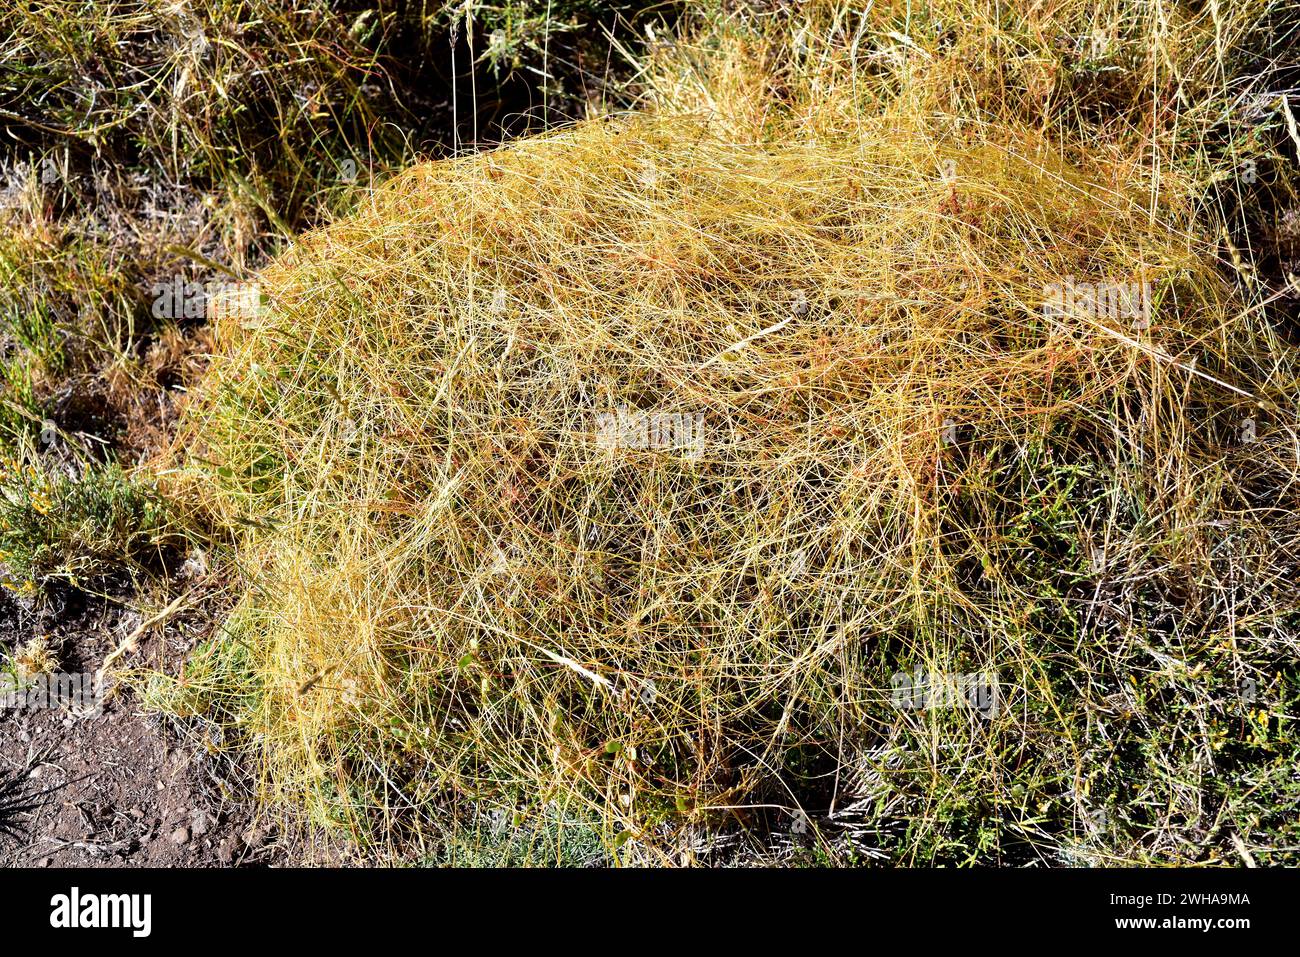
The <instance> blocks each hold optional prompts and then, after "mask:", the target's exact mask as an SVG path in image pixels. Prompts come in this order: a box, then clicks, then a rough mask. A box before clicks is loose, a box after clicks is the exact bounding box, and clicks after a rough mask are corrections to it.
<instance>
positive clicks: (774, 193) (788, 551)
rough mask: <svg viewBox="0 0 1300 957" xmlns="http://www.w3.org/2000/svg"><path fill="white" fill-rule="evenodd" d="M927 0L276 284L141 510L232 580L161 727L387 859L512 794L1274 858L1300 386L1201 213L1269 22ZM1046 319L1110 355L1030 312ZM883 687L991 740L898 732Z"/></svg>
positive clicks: (698, 78)
mask: <svg viewBox="0 0 1300 957" xmlns="http://www.w3.org/2000/svg"><path fill="white" fill-rule="evenodd" d="M933 6H934V8H935V9H936V10H937V11H938V12H937V13H936V14H935V15H934V16H932V17H931V18H930V19H926V20H920V19H913V20H911V21H908V20H905V19H903V14H902V12H901V10H902V8H901V7H900V8H899V9H898V10H893V9H890V8H889V7H888V5H880V4H876V5H875V6H874V7H873V8H871V10H870V11H867V12H864V11H862V10H861V9H860V8H845V7H841V6H837V5H827V4H810V5H807V6H806V7H805V8H804V9H802V10H801V11H799V12H798V13H797V14H796V15H794V16H792V17H791V18H790V19H788V20H787V19H774V20H773V21H771V22H762V21H755V20H753V19H748V20H733V21H728V22H725V23H720V24H716V25H715V26H714V27H713V28H712V29H710V30H706V31H704V32H703V33H702V34H700V35H697V36H696V37H695V38H693V39H689V40H687V39H683V40H681V41H679V42H676V43H672V44H668V45H665V46H663V47H661V48H659V49H658V50H657V52H656V53H655V54H654V55H653V56H652V57H651V58H650V60H649V61H648V62H647V64H646V82H647V88H648V90H649V91H650V92H649V93H648V94H647V101H646V106H645V109H644V110H642V111H640V112H638V113H636V114H634V115H621V116H615V117H610V118H608V119H606V120H600V121H592V122H587V123H584V124H581V125H578V126H575V127H573V128H571V129H568V130H564V131H562V132H560V133H557V134H554V135H549V136H545V137H537V138H530V139H527V140H523V141H520V142H518V143H516V144H513V145H512V146H510V147H508V148H504V149H500V150H497V151H493V152H487V153H481V154H476V155H471V156H466V157H462V158H457V159H453V160H448V161H444V162H440V163H435V164H428V165H423V166H418V167H415V168H413V169H411V170H409V171H407V172H406V173H404V174H402V175H400V176H398V177H396V178H395V179H393V180H392V181H391V182H389V183H388V184H387V185H385V186H384V187H382V188H381V189H379V190H377V191H376V192H374V193H373V194H372V195H371V197H370V198H369V200H368V201H367V202H365V203H363V204H362V205H361V207H360V208H358V209H357V210H356V212H355V213H354V214H353V215H351V216H349V217H348V218H347V219H344V220H341V221H339V222H337V223H336V224H334V225H332V226H330V227H328V228H326V229H323V230H321V231H318V232H315V233H313V234H310V235H308V236H307V237H305V238H303V239H302V240H301V241H300V242H299V243H298V244H297V245H296V246H295V248H294V249H293V250H292V251H291V252H290V253H289V254H288V255H286V256H284V257H282V258H281V259H280V260H279V261H278V262H277V263H275V264H274V265H273V266H272V267H271V268H269V269H268V270H266V271H265V272H264V273H263V275H262V277H261V282H262V283H263V291H264V292H265V293H266V295H267V296H268V298H269V301H270V303H271V308H270V309H269V310H268V311H266V312H265V313H264V314H262V315H260V316H257V317H248V316H245V317H236V318H233V319H230V320H228V321H226V322H225V323H224V324H223V325H222V326H221V327H220V328H219V329H218V337H219V341H220V349H221V351H220V353H219V355H218V356H217V357H216V359H215V360H214V363H213V366H212V369H211V372H210V374H209V376H208V378H207V380H206V383H205V385H204V388H203V389H202V391H201V394H200V396H199V398H198V400H197V401H196V402H195V404H194V405H193V407H192V408H191V409H190V411H189V413H188V415H187V419H186V423H185V427H184V428H183V430H182V434H181V436H180V438H179V440H178V444H177V450H178V452H179V453H182V454H181V456H180V457H181V459H182V460H183V461H182V462H181V464H180V467H178V468H177V469H175V470H174V471H173V472H172V473H171V476H170V477H171V481H172V484H173V488H174V489H175V490H176V491H177V493H178V494H180V495H182V496H183V497H185V498H187V499H188V500H189V501H190V502H191V503H192V504H193V506H194V508H196V509H197V510H198V511H200V512H201V513H203V514H204V515H206V516H207V517H208V519H209V520H210V521H212V522H213V523H214V524H215V525H216V526H217V527H218V528H223V529H228V530H230V531H231V539H230V540H231V542H232V544H233V546H234V548H235V553H236V555H237V556H238V561H239V563H240V566H241V569H242V570H243V572H244V574H245V576H246V579H247V582H248V587H249V591H248V595H247V597H246V598H245V600H244V601H243V602H242V604H241V605H240V606H239V608H238V609H237V610H236V612H235V613H234V615H233V616H232V618H231V620H230V621H229V622H228V623H227V626H226V629H225V632H224V635H223V637H222V638H220V639H219V640H218V641H216V642H215V643H214V644H213V645H211V646H209V647H208V648H206V649H205V650H204V651H203V652H202V653H201V654H200V655H198V656H197V657H196V658H195V660H194V661H193V662H192V663H191V667H190V671H189V673H188V674H187V675H186V677H185V679H184V680H183V681H182V682H180V683H178V684H175V685H172V686H170V687H168V686H166V682H165V681H164V680H163V679H158V682H159V683H158V684H157V685H156V687H155V690H156V691H157V692H158V693H159V694H160V696H161V697H160V698H159V700H165V701H167V702H168V704H169V706H171V707H173V708H177V709H181V708H188V709H194V710H201V711H205V712H206V713H207V714H209V716H211V717H214V718H215V719H217V720H222V721H226V722H228V723H229V724H230V726H231V727H239V728H241V729H242V730H243V731H244V732H245V733H246V735H247V737H246V739H245V740H249V741H252V742H254V743H255V745H256V747H257V749H258V751H259V753H260V754H261V756H262V757H263V758H264V774H263V777H264V783H265V786H266V793H267V796H268V797H269V798H271V799H273V800H275V801H284V802H289V803H291V804H292V805H294V806H304V807H306V808H307V809H308V810H309V811H310V812H311V813H312V815H313V817H314V819H316V820H318V821H329V822H335V823H345V824H347V825H348V826H351V827H353V828H354V829H355V830H356V831H357V832H358V833H359V834H365V835H369V836H380V837H389V838H400V839H401V840H402V841H403V842H406V845H407V846H408V847H409V846H410V844H409V842H411V841H415V842H417V843H418V842H420V841H426V840H428V841H433V840H435V839H436V837H437V834H438V833H439V830H440V829H443V828H447V827H450V826H452V822H454V821H455V820H456V819H457V818H458V816H463V815H464V813H465V811H466V808H469V807H474V806H480V807H492V806H501V807H504V806H510V807H516V806H517V807H520V808H522V809H523V811H524V813H529V814H540V813H542V811H541V809H542V808H543V807H544V806H546V805H551V806H552V807H559V808H561V809H562V810H563V811H564V813H567V814H571V815H573V816H574V819H575V820H580V821H586V822H595V823H596V826H597V827H598V828H599V829H600V831H601V833H602V834H603V837H604V840H605V842H606V845H607V846H608V847H610V848H611V849H619V848H621V849H622V850H623V852H624V853H626V854H627V855H628V856H629V857H630V858H631V859H639V860H645V859H649V860H659V861H674V862H677V861H683V860H685V861H689V860H693V859H695V857H694V855H696V854H697V853H699V852H701V851H702V850H703V849H704V848H706V847H707V846H708V840H707V839H706V837H705V836H707V835H709V834H716V833H717V832H719V831H720V830H729V829H731V828H732V826H733V825H740V826H741V828H742V830H744V831H745V832H746V833H748V834H767V835H768V837H767V838H766V839H765V840H766V844H767V846H768V848H769V849H774V850H775V851H776V853H778V854H784V853H786V851H787V850H788V849H789V848H790V847H791V846H793V845H795V844H798V843H800V842H804V843H807V842H812V843H815V844H816V846H817V847H819V848H820V849H821V850H822V851H823V852H825V853H827V854H829V855H830V857H829V859H832V860H849V859H861V858H862V857H863V856H867V857H888V858H890V859H892V860H895V861H897V862H903V863H906V862H915V861H933V862H949V861H952V862H967V861H982V862H1001V863H1013V862H1029V861H1039V860H1043V861H1049V862H1060V861H1063V860H1064V861H1077V860H1088V861H1097V862H1134V861H1148V860H1184V861H1186V860H1195V861H1204V862H1214V861H1219V860H1222V859H1223V858H1224V856H1225V855H1228V856H1231V855H1232V854H1234V853H1235V852H1234V851H1233V850H1232V848H1233V844H1232V843H1231V841H1230V835H1237V836H1238V837H1239V838H1240V839H1242V840H1243V841H1244V844H1243V846H1253V847H1254V848H1255V852H1256V855H1257V856H1259V857H1262V858H1264V859H1265V860H1268V859H1270V858H1269V857H1268V853H1269V848H1270V846H1286V844H1287V843H1289V844H1290V845H1295V844H1296V843H1297V842H1296V840H1295V837H1296V832H1295V825H1294V817H1293V816H1292V817H1291V818H1290V820H1291V821H1292V823H1291V824H1286V823H1285V822H1284V819H1285V816H1286V813H1287V812H1286V808H1288V807H1289V808H1290V809H1291V811H1294V808H1295V803H1296V801H1297V787H1296V783H1295V777H1294V768H1293V766H1291V765H1290V764H1288V763H1287V759H1288V758H1289V757H1291V758H1293V757H1294V743H1293V740H1292V734H1291V728H1290V724H1289V721H1290V719H1289V717H1288V715H1287V709H1288V708H1289V707H1293V706H1294V703H1295V697H1296V674H1295V671H1294V666H1293V664H1291V661H1292V658H1293V655H1294V653H1295V651H1296V650H1297V629H1296V625H1297V618H1296V610H1297V603H1296V595H1295V592H1294V588H1293V585H1292V582H1293V580H1294V576H1295V573H1296V570H1297V569H1296V554H1297V551H1296V544H1297V534H1298V532H1300V524H1298V523H1297V515H1296V505H1297V502H1296V488H1297V485H1296V477H1297V467H1298V466H1297V463H1298V461H1300V459H1298V452H1297V449H1298V446H1297V439H1296V433H1295V423H1296V413H1295V400H1294V388H1295V383H1296V354H1295V350H1294V348H1293V347H1291V346H1289V345H1288V344H1286V343H1285V341H1284V340H1282V339H1281V338H1279V336H1278V335H1277V334H1276V333H1275V331H1274V330H1273V328H1272V327H1271V325H1270V323H1269V322H1268V321H1267V320H1266V317H1267V316H1268V315H1269V313H1268V312H1267V311H1266V310H1265V309H1263V308H1262V305H1261V304H1262V303H1263V301H1264V300H1265V298H1267V297H1268V296H1269V295H1270V294H1271V291H1270V290H1268V289H1266V288H1264V286H1263V285H1262V284H1261V283H1260V282H1257V281H1252V279H1251V277H1250V275H1249V274H1247V275H1245V276H1244V277H1243V276H1239V275H1238V274H1237V273H1236V272H1234V271H1233V269H1232V268H1231V267H1230V266H1229V265H1228V256H1227V252H1226V249H1225V247H1224V245H1223V243H1222V241H1221V239H1220V236H1221V231H1222V228H1223V227H1224V226H1225V224H1226V220H1225V213H1224V212H1223V202H1224V201H1223V199H1222V196H1221V195H1219V194H1214V193H1213V189H1214V188H1215V185H1216V184H1220V185H1221V184H1222V183H1223V182H1224V181H1226V180H1228V179H1230V178H1231V177H1233V176H1234V175H1235V172H1234V171H1235V170H1236V169H1237V168H1238V165H1239V161H1240V157H1239V156H1237V155H1235V151H1236V150H1237V149H1238V144H1239V142H1241V140H1240V138H1239V137H1237V136H1236V133H1235V130H1234V128H1233V123H1235V121H1228V124H1227V126H1226V127H1225V126H1224V122H1225V121H1224V116H1225V115H1226V111H1228V110H1229V108H1230V107H1231V105H1232V104H1233V103H1234V102H1235V101H1236V100H1238V99H1239V96H1240V94H1242V93H1243V92H1246V91H1244V89H1243V88H1239V87H1236V86H1232V85H1231V84H1232V83H1233V82H1234V81H1232V80H1231V79H1230V78H1231V77H1232V76H1233V75H1234V74H1233V70H1234V69H1235V68H1236V62H1237V58H1238V55H1239V47H1240V45H1241V44H1242V43H1244V42H1245V40H1246V38H1247V33H1248V31H1249V30H1250V29H1252V25H1254V24H1258V23H1259V22H1260V17H1261V16H1262V15H1263V13H1264V11H1265V7H1267V6H1269V5H1267V4H1263V3H1247V4H1243V5H1237V6H1234V7H1233V8H1232V9H1231V10H1228V9H1225V8H1222V7H1220V6H1218V5H1213V4H1211V5H1210V8H1209V9H1207V11H1206V12H1204V13H1202V14H1201V15H1199V16H1195V17H1191V16H1189V15H1188V14H1187V12H1186V11H1185V10H1183V8H1180V7H1171V6H1168V5H1165V4H1160V3H1156V4H1146V3H1140V4H1139V3H1115V4H1102V5H1098V4H1095V3H1084V2H1075V0H1065V2H1062V3H1059V4H1056V5H1054V7H1053V6H1048V5H1044V4H1035V5H1032V6H1030V5H1026V4H1022V5H1015V6H1014V8H1012V9H1007V8H1006V7H995V6H992V5H987V6H986V5H984V4H979V3H971V2H970V0H960V2H958V0H949V2H944V3H939V4H936V5H933ZM995 11H999V12H998V19H995ZM1211 11H1213V15H1211ZM941 21H942V22H941ZM945 24H947V25H945ZM958 24H960V25H961V26H960V29H953V28H955V27H956V26H957V25H958ZM1094 28H1095V30H1096V31H1098V32H1097V33H1096V35H1095V36H1094V33H1093V31H1094ZM1079 38H1084V39H1083V46H1082V47H1081V46H1080V45H1079V42H1076V41H1078V40H1079ZM1080 50H1083V51H1084V52H1082V53H1081V52H1079V51H1080ZM1275 113H1276V115H1275V116H1273V117H1272V118H1271V119H1270V120H1267V121H1260V124H1265V123H1266V122H1275V123H1277V124H1280V123H1281V122H1282V119H1283V117H1282V114H1281V111H1280V110H1275ZM1257 125H1259V124H1257ZM1225 130H1226V132H1225ZM1278 175H1279V176H1281V173H1279V174H1278ZM1215 195H1219V198H1218V199H1213V201H1212V199H1211V197H1214V196H1215ZM1243 268H1244V267H1243ZM1067 277H1073V278H1074V280H1075V281H1078V282H1084V281H1090V282H1117V283H1138V284H1149V289H1150V291H1151V292H1150V296H1151V304H1152V311H1151V317H1150V323H1149V326H1148V325H1147V324H1146V323H1133V322H1130V321H1127V319H1125V318H1122V317H1121V318H1120V319H1119V320H1116V319H1115V318H1114V317H1106V316H1100V317H1098V316H1095V315H1087V314H1084V313H1082V312H1077V311H1068V310H1067V311H1066V312H1065V313H1064V314H1060V315H1049V314H1046V313H1045V312H1044V309H1043V301H1044V290H1045V289H1046V288H1047V287H1049V286H1050V285H1051V284H1053V283H1060V282H1062V281H1065V280H1066V279H1067ZM621 407H627V409H629V410H634V411H635V410H641V411H650V412H658V413H666V414H673V415H680V416H687V417H691V416H697V415H698V416H702V422H703V432H702V446H701V447H700V448H699V450H698V451H699V454H693V452H692V450H690V449H682V448H639V447H635V446H636V443H635V442H633V443H630V444H629V443H627V442H622V443H619V444H618V445H617V447H614V448H611V447H610V443H609V442H608V441H603V440H602V435H601V432H600V428H601V423H602V422H605V423H607V422H608V421H609V420H608V418H605V419H602V418H601V417H602V416H608V415H610V414H611V413H614V412H615V410H618V409H620V408H621ZM1243 420H1249V421H1250V426H1249V428H1247V427H1246V426H1243V425H1242V422H1243ZM692 421H694V420H692ZM914 668H920V669H922V670H924V671H934V672H940V673H945V674H951V673H971V672H996V674H997V675H998V677H999V681H1000V692H1001V705H1002V706H1001V707H1000V708H998V710H997V712H996V714H994V715H992V716H991V717H986V716H984V715H982V714H980V713H978V712H976V711H974V710H971V709H969V708H950V709H937V710H935V709H932V710H908V709H900V708H898V707H895V706H893V705H891V694H890V692H891V680H892V678H893V676H895V675H896V674H897V673H899V672H911V671H912V670H913V669H914ZM1244 681H1253V682H1255V685H1252V686H1251V687H1253V688H1254V687H1257V688H1258V697H1257V698H1252V699H1250V702H1249V703H1250V707H1249V708H1248V709H1246V710H1247V712H1248V713H1247V714H1245V715H1243V710H1242V698H1241V696H1240V695H1239V694H1238V691H1239V689H1240V688H1241V687H1243V684H1242V682H1244ZM1260 715H1263V717H1262V718H1261V717H1260ZM1261 729H1262V730H1261ZM1274 812H1276V814H1277V815H1282V817H1277V816H1276V815H1275V814H1274ZM546 813H551V812H546ZM805 815H806V817H805ZM804 822H809V823H811V824H812V827H811V828H807V827H804V826H801V825H802V824H803V823H804ZM805 831H806V832H807V836H806V837H805V835H804V832H805ZM792 832H793V833H792ZM772 835H776V837H775V838H774V837H773V836H772ZM1278 859H1279V860H1280V859H1281V858H1280V857H1279V858H1278Z"/></svg>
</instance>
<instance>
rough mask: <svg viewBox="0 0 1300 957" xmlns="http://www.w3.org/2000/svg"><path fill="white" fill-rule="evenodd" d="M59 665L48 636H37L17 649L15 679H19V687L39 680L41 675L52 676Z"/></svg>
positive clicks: (14, 661)
mask: <svg viewBox="0 0 1300 957" xmlns="http://www.w3.org/2000/svg"><path fill="white" fill-rule="evenodd" d="M58 665H59V662H58V659H57V658H56V657H55V655H54V650H53V649H52V648H51V647H50V639H49V636H48V635H37V636H36V637H34V638H31V639H29V640H28V641H26V642H25V643H24V644H23V645H21V646H20V647H19V648H17V649H15V651H14V654H13V661H12V667H13V673H14V677H16V678H17V679H18V684H19V687H22V686H23V685H26V684H27V683H29V682H31V681H33V680H35V679H36V678H39V677H40V676H41V675H48V674H52V673H53V672H54V669H55V668H57V667H58Z"/></svg>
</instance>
